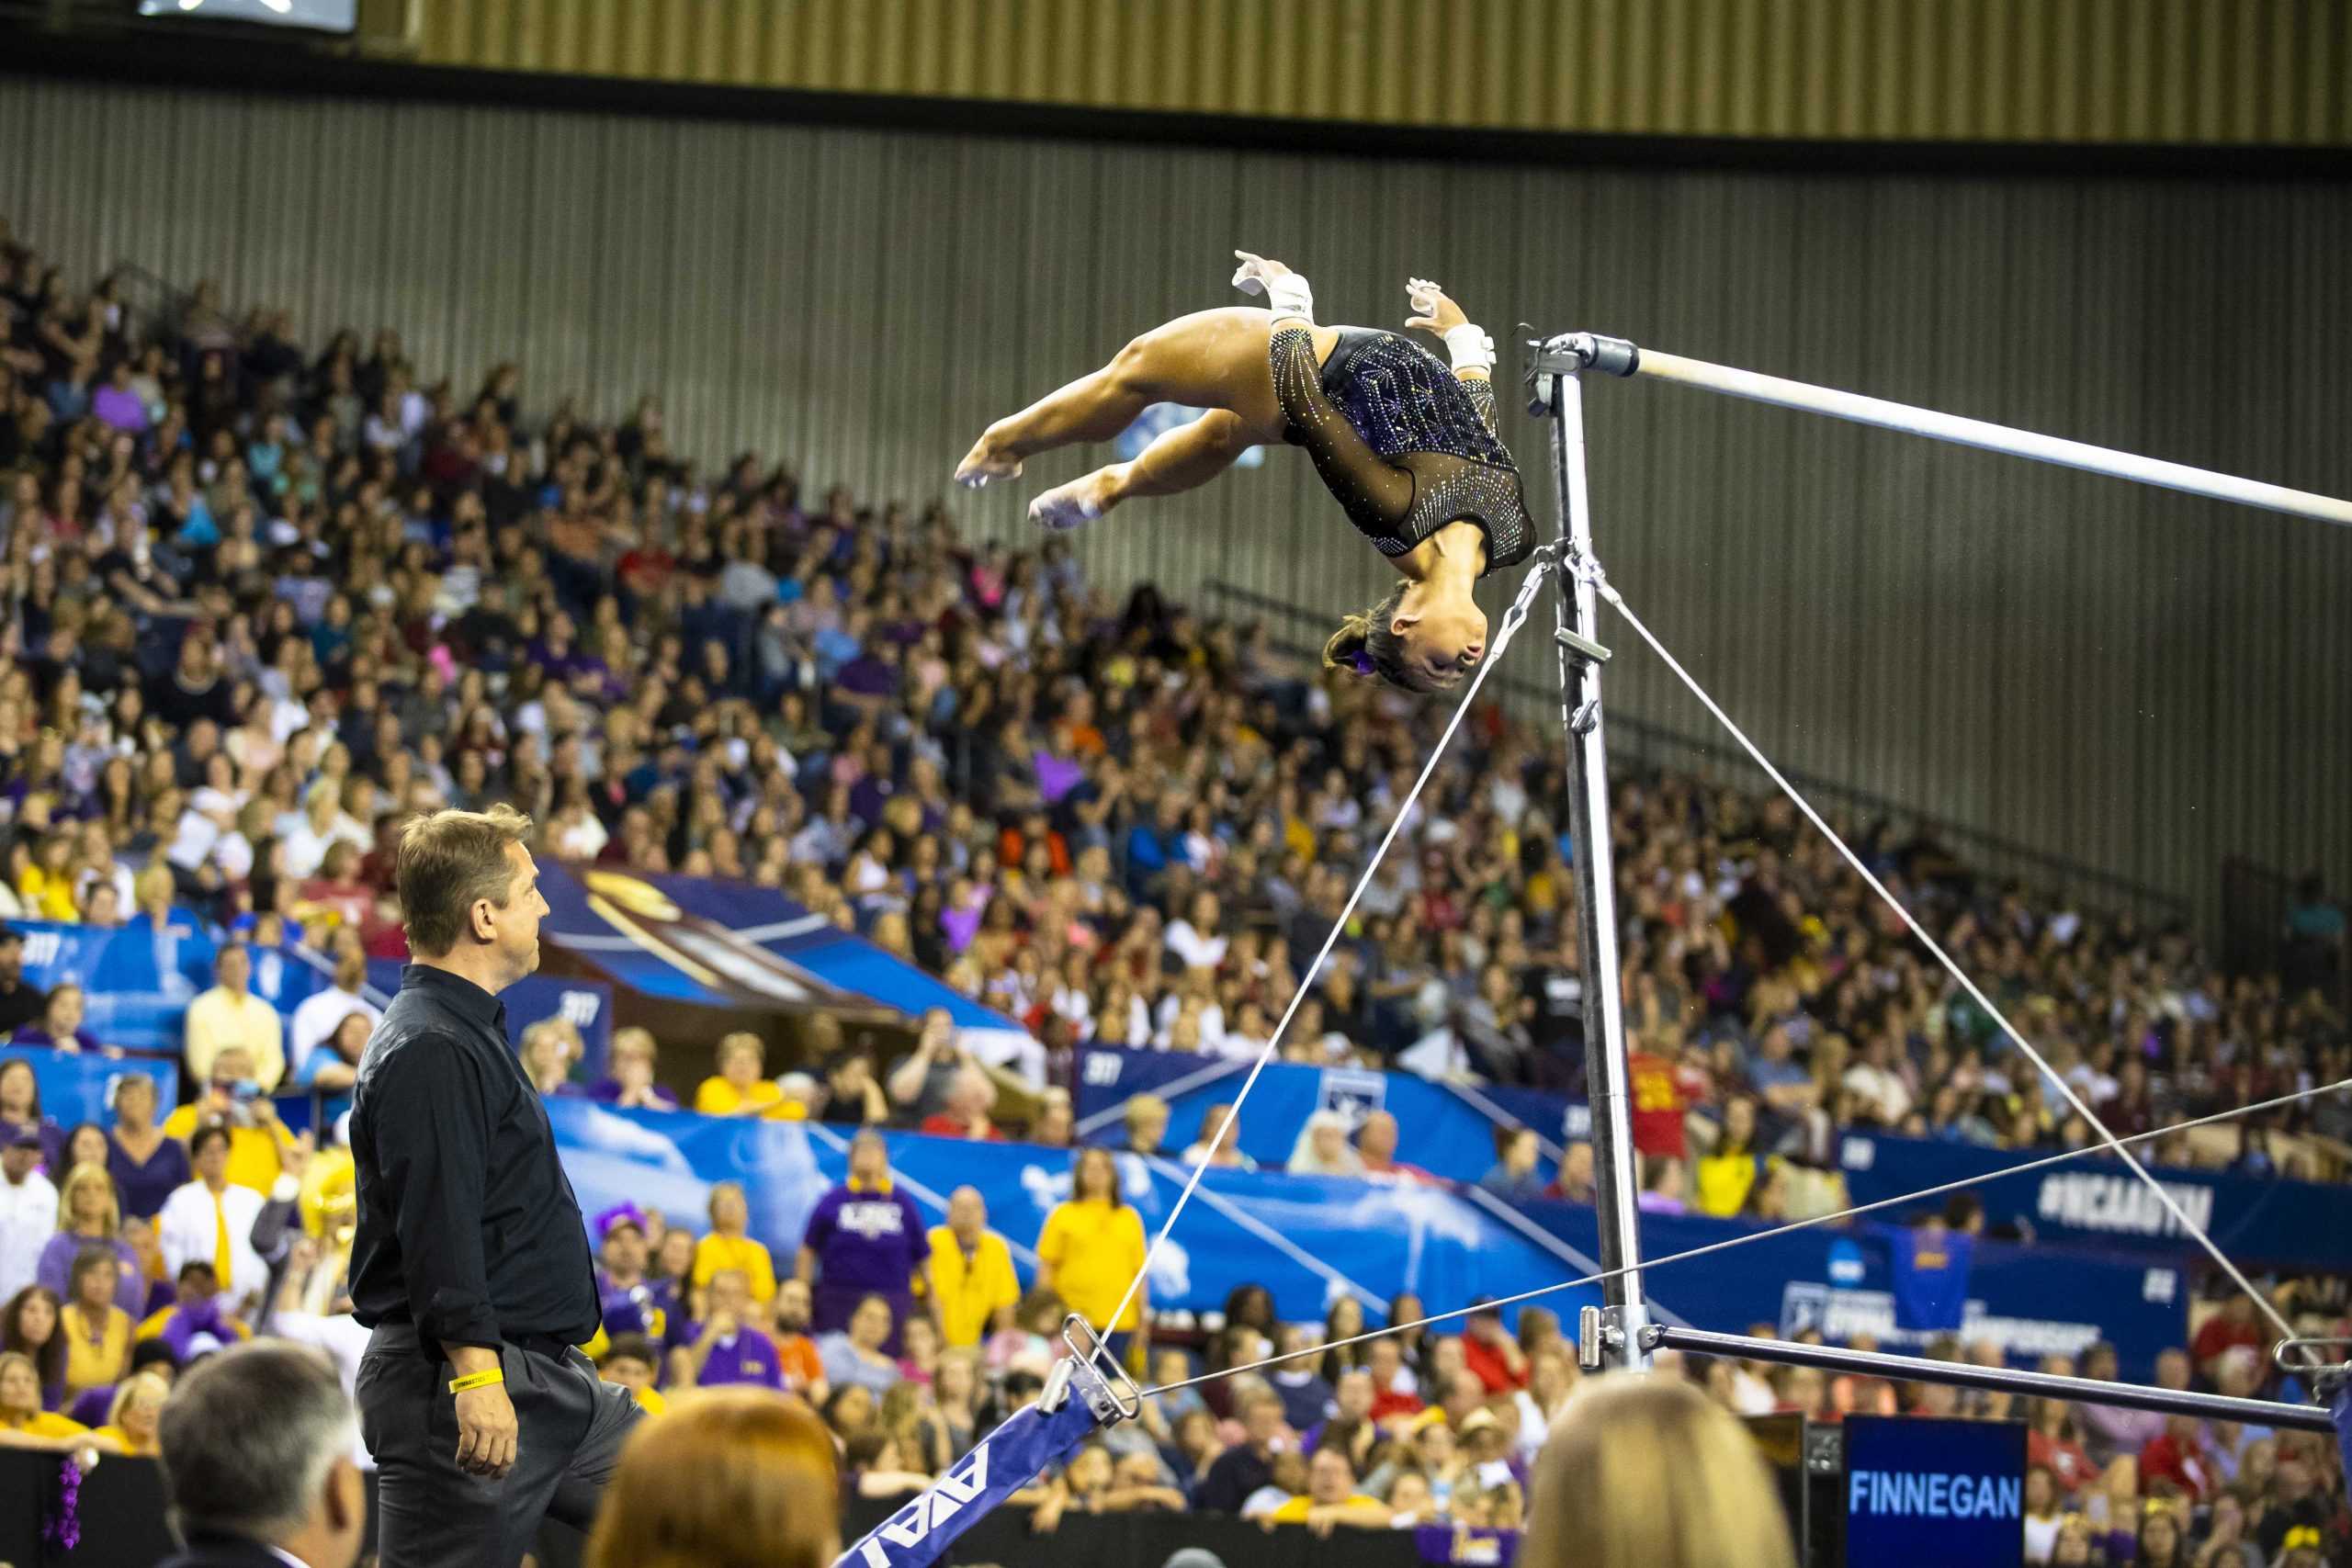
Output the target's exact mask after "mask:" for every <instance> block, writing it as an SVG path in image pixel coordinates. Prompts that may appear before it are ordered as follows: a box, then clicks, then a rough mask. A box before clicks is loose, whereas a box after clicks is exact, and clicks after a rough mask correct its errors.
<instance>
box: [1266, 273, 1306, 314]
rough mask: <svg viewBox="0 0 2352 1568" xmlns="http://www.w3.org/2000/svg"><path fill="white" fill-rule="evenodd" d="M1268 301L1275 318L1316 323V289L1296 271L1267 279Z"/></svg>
mask: <svg viewBox="0 0 2352 1568" xmlns="http://www.w3.org/2000/svg"><path fill="white" fill-rule="evenodd" d="M1266 303H1267V304H1268V305H1269V306H1271V307H1272V310H1273V312H1274V320H1276V321H1305V322H1306V324H1307V325H1309V326H1312V325H1314V324H1315V290H1314V289H1312V288H1308V287H1307V286H1306V279H1305V278H1303V277H1301V276H1298V274H1296V273H1295V272H1288V273H1284V274H1283V276H1280V277H1273V278H1268V279H1267V280H1266Z"/></svg>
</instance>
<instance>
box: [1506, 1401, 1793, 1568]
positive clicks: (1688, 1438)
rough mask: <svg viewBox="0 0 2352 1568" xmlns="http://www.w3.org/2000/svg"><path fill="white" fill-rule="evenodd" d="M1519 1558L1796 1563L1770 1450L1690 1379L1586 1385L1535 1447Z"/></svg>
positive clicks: (1650, 1566)
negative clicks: (1767, 1458)
mask: <svg viewBox="0 0 2352 1568" xmlns="http://www.w3.org/2000/svg"><path fill="white" fill-rule="evenodd" d="M1528 1515H1529V1523H1530V1527H1531V1528H1530V1529H1529V1532H1528V1533H1527V1535H1526V1536H1525V1537H1523V1538H1522V1539H1521V1542H1520V1551H1519V1568H1795V1563H1796V1554H1795V1552H1794V1551H1793V1550H1792V1548H1791V1547H1790V1545H1789V1527H1788V1523H1787V1521H1786V1519H1785V1518H1784V1517H1782V1515H1781V1498H1780V1493H1779V1491H1778V1489H1777V1488H1776V1487H1775V1486H1774V1484H1773V1481H1772V1475H1771V1472H1770V1470H1768V1469H1767V1468H1766V1467H1765V1463H1764V1459H1763V1456H1762V1455H1761V1454H1759V1453H1758V1452H1757V1450H1756V1445H1755V1443H1754V1441H1753V1440H1751V1439H1750V1438H1749V1437H1748V1436H1747V1433H1746V1432H1745V1431H1743V1430H1742V1429H1741V1427H1740V1425H1739V1423H1738V1421H1736V1419H1734V1418H1733V1416H1731V1415H1730V1414H1729V1413H1728V1412H1726V1411H1725V1410H1724V1409H1723V1408H1722V1407H1721V1406H1720V1405H1717V1404H1713V1403H1711V1402H1710V1401H1709V1400H1708V1398H1707V1397H1706V1395H1705V1394H1703V1393H1700V1392H1699V1390H1698V1389H1696V1388H1695V1387H1693V1386H1692V1385H1691V1384H1690V1383H1688V1382H1682V1381H1681V1380H1680V1379H1679V1378H1668V1377H1664V1376H1660V1375H1657V1374H1651V1375H1647V1376H1640V1375H1634V1374H1631V1373H1619V1374H1616V1375H1613V1376H1610V1377H1600V1378H1588V1379H1586V1380H1585V1381H1584V1382H1582V1383H1580V1384H1578V1385H1577V1392H1576V1393H1575V1394H1574V1395H1573V1396H1572V1397H1571V1398H1570V1399H1569V1400H1568V1403H1567V1406H1566V1409H1564V1410H1562V1411H1561V1413H1560V1418H1559V1419H1558V1420H1557V1421H1555V1422H1554V1423H1553V1424H1552V1432H1551V1435H1550V1436H1549V1437H1547V1438H1544V1451H1543V1452H1542V1453H1541V1454H1539V1455H1537V1456H1536V1460H1535V1474H1534V1480H1533V1484H1532V1488H1531V1490H1530V1495H1529V1498H1528Z"/></svg>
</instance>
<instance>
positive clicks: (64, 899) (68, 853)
mask: <svg viewBox="0 0 2352 1568" xmlns="http://www.w3.org/2000/svg"><path fill="white" fill-rule="evenodd" d="M73 859H74V836H73V835H72V834H70V833H51V835H50V836H49V837H48V838H46V839H43V840H41V841H40V848H38V849H37V850H35V851H34V852H33V858H32V859H31V860H30V861H29V862H28V863H26V865H25V869H24V870H23V871H21V872H18V873H17V896H18V897H21V898H22V899H23V900H24V904H25V911H26V913H27V914H28V915H30V916H31V917H32V918H33V919H37V920H68V921H71V920H79V919H81V918H82V911H81V908H80V907H79V906H77V905H76V904H75V903H74V867H73Z"/></svg>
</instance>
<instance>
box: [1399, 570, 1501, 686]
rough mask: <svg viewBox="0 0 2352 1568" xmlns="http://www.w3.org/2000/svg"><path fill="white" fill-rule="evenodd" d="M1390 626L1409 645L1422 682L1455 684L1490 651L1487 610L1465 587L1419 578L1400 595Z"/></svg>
mask: <svg viewBox="0 0 2352 1568" xmlns="http://www.w3.org/2000/svg"><path fill="white" fill-rule="evenodd" d="M1388 626H1389V629H1390V630H1391V631H1393V632H1395V633H1396V634H1397V640H1398V641H1400V642H1402V643H1403V644H1404V645H1405V662H1406V664H1407V665H1408V667H1409V668H1410V670H1411V671H1412V674H1413V678H1414V680H1415V681H1416V682H1419V683H1424V684H1427V685H1429V686H1431V687H1438V688H1442V687H1447V686H1452V685H1455V684H1457V683H1459V682H1460V681H1461V680H1462V678H1463V677H1464V675H1467V674H1468V673H1469V672H1470V671H1472V670H1474V669H1476V668H1477V664H1478V660H1481V659H1483V658H1485V657H1486V653H1487V613H1486V612H1485V611H1484V610H1481V609H1480V608H1478V603H1477V601H1476V600H1475V599H1473V598H1471V597H1470V595H1469V593H1468V592H1461V591H1453V592H1449V591H1448V590H1446V589H1443V588H1440V587H1436V586H1434V585H1432V584H1430V583H1426V582H1417V583H1414V584H1412V585H1411V586H1410V587H1408V588H1407V589H1406V590H1405V594H1404V597H1403V598H1401V599H1399V600H1397V608H1396V610H1395V612H1394V613H1393V614H1392V615H1390V616H1389V621H1388Z"/></svg>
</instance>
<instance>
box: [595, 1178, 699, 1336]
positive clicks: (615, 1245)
mask: <svg viewBox="0 0 2352 1568" xmlns="http://www.w3.org/2000/svg"><path fill="white" fill-rule="evenodd" d="M596 1235H597V1239H598V1242H599V1244H600V1247H599V1250H600V1251H601V1253H602V1264H601V1266H600V1267H599V1268H598V1269H597V1270H596V1296H597V1302H598V1311H599V1314H601V1316H602V1318H603V1320H604V1325H605V1333H606V1334H607V1335H609V1336H611V1337H613V1338H616V1339H617V1338H619V1337H621V1336H622V1335H624V1334H642V1335H644V1336H645V1337H647V1338H649V1339H650V1340H652V1341H653V1342H654V1343H655V1344H657V1345H661V1344H674V1343H676V1340H675V1339H674V1337H673V1336H675V1335H677V1334H680V1333H682V1332H684V1328H685V1324H684V1316H685V1314H684V1311H683V1310H681V1308H680V1306H679V1303H678V1286H677V1282H676V1281H675V1280H662V1279H656V1278H654V1277H652V1276H651V1275H650V1274H648V1273H647V1272H646V1263H647V1262H648V1254H649V1252H650V1248H648V1247H647V1246H646V1243H645V1216H644V1215H643V1214H642V1213H639V1210H638V1207H637V1205H636V1204H634V1203H620V1204H616V1205H615V1206H614V1207H612V1208H610V1209H607V1210H605V1212H604V1213H601V1214H598V1215H597V1216H596Z"/></svg>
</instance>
